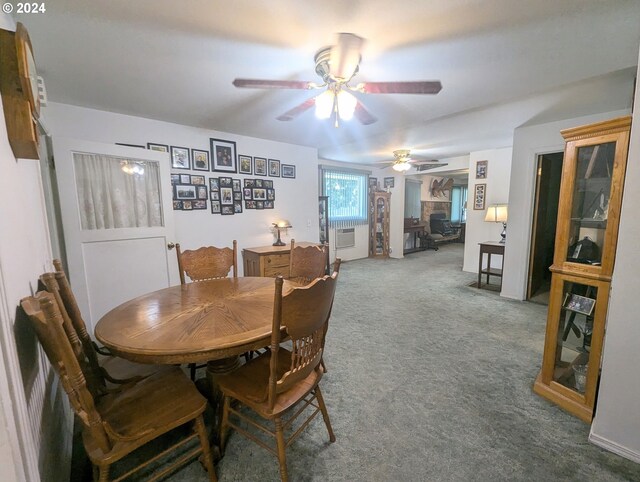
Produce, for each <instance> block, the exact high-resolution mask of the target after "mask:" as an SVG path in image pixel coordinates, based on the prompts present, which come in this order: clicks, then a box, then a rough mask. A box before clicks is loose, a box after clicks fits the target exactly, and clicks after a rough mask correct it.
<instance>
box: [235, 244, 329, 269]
mask: <svg viewBox="0 0 640 482" xmlns="http://www.w3.org/2000/svg"><path fill="white" fill-rule="evenodd" d="M316 244H318V243H309V242H301V243H298V242H296V246H313V245H316ZM290 252H291V245H290V244H287V245H286V246H260V247H258V248H246V249H243V250H242V260H243V265H244V276H266V277H271V278H275V277H276V276H278V275H282V276H284V277H285V278H286V277H287V276H289V253H290Z"/></svg>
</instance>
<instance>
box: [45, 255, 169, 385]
mask: <svg viewBox="0 0 640 482" xmlns="http://www.w3.org/2000/svg"><path fill="white" fill-rule="evenodd" d="M53 266H54V268H55V269H56V271H55V273H44V274H43V275H42V276H40V282H41V283H42V285H43V286H44V288H45V289H46V290H47V291H48V292H49V293H51V294H53V295H54V298H55V299H56V301H57V302H58V305H59V308H60V312H61V314H62V317H63V320H64V321H65V323H64V329H65V332H66V333H67V336H68V337H69V340H70V342H71V344H72V346H73V348H74V350H75V351H77V350H78V349H82V350H83V353H84V356H85V357H86V360H87V364H88V368H89V369H90V370H91V372H92V373H93V374H94V375H95V376H96V377H98V378H99V379H101V380H100V383H101V384H103V385H105V386H106V385H108V384H109V383H112V384H114V383H115V384H118V383H126V382H129V381H131V380H132V379H134V378H136V377H145V376H149V375H151V374H152V373H154V372H156V371H157V370H158V369H159V368H160V367H159V366H158V365H146V364H142V363H134V362H131V361H129V360H125V359H124V358H120V357H118V356H115V355H113V354H112V353H111V352H109V351H108V350H107V349H106V348H105V347H99V346H98V345H97V344H96V342H94V341H93V340H92V339H91V336H90V335H89V333H88V331H87V325H86V324H85V322H84V318H83V317H82V313H81V312H80V307H79V306H78V302H77V300H76V297H75V295H74V294H73V290H72V289H71V285H70V284H69V280H68V279H67V275H66V273H65V271H64V269H63V267H62V263H61V262H60V260H59V259H54V260H53Z"/></svg>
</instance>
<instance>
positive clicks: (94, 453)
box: [83, 366, 207, 464]
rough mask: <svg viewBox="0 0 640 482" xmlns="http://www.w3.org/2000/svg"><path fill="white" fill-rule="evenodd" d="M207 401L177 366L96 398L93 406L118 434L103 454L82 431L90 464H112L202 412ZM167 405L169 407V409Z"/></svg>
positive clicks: (88, 434) (96, 444)
mask: <svg viewBox="0 0 640 482" xmlns="http://www.w3.org/2000/svg"><path fill="white" fill-rule="evenodd" d="M206 406H207V400H206V399H205V398H204V397H203V396H202V395H201V394H200V393H199V392H198V390H197V389H196V387H195V385H194V384H193V382H191V380H189V378H188V377H187V376H186V375H185V374H184V372H183V371H182V370H181V369H180V368H178V367H173V366H171V367H164V368H162V369H160V370H159V371H157V372H156V373H154V374H153V375H151V376H149V377H147V378H144V379H143V380H140V381H139V382H137V383H135V384H134V385H125V386H124V387H123V388H122V390H120V391H117V392H114V393H110V394H108V395H105V396H104V397H102V398H100V400H98V402H97V409H98V412H99V413H100V415H101V416H102V418H103V420H104V421H105V422H106V423H107V424H108V425H109V427H110V428H111V430H113V431H114V432H115V433H116V434H118V436H119V437H122V438H123V439H127V438H130V440H119V441H117V442H116V443H115V444H114V445H113V447H112V450H111V451H110V452H109V453H103V452H102V450H101V449H100V448H99V445H98V443H97V442H96V441H95V440H94V439H93V438H92V437H91V435H90V433H89V431H88V430H85V431H84V432H83V439H84V443H85V447H86V450H87V454H88V455H89V458H90V459H91V461H92V462H94V463H96V464H97V463H100V462H106V463H113V462H115V461H117V460H119V459H120V458H122V457H123V456H124V455H126V454H128V453H131V451H132V450H134V449H136V448H137V447H140V446H142V445H144V444H145V443H147V442H148V441H150V440H152V439H154V438H156V437H158V436H159V435H161V434H163V433H166V432H169V431H170V430H173V429H174V428H176V427H179V426H180V425H183V424H185V423H186V422H189V421H191V420H193V419H194V418H195V417H197V416H198V415H200V414H202V413H203V412H204V410H205V408H206ZM167 407H171V408H170V410H168V409H167Z"/></svg>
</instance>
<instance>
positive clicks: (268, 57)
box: [16, 0, 640, 162]
mask: <svg viewBox="0 0 640 482" xmlns="http://www.w3.org/2000/svg"><path fill="white" fill-rule="evenodd" d="M46 6H47V12H46V14H39V15H34V14H31V15H17V16H16V19H17V20H18V21H21V22H23V23H24V24H25V25H26V26H27V28H28V30H29V32H30V35H31V40H32V43H33V46H34V51H35V56H36V60H37V63H38V66H39V71H40V72H41V74H42V75H43V77H44V78H45V82H46V85H47V91H48V95H49V97H50V100H52V101H55V102H62V103H69V104H74V105H81V106H86V107H93V108H98V109H103V110H109V111H115V112H121V113H126V114H131V115H136V116H141V117H148V118H153V119H162V120H166V121H170V122H177V123H180V124H186V125H192V126H198V127H204V128H210V129H215V130H220V131H225V132H232V133H237V134H242V135H248V136H255V137H260V138H266V139H272V140H277V141H283V142H289V143H294V144H302V145H307V146H315V147H317V148H318V149H319V155H320V157H323V158H328V159H335V160H342V161H347V162H373V161H376V160H381V159H388V158H390V157H391V152H392V151H393V150H394V149H398V148H411V149H412V152H413V153H414V154H418V155H420V156H423V157H428V158H443V157H450V156H454V155H460V154H465V153H468V152H469V151H472V150H478V149H485V148H492V147H502V146H507V145H510V143H511V142H512V138H513V129H514V128H516V127H518V126H520V125H523V124H527V123H536V122H545V121H551V120H556V119H560V118H563V117H572V116H576V115H582V114H589V113H593V112H597V111H602V110H615V109H622V108H625V107H629V106H630V104H631V95H632V89H633V78H634V75H635V65H636V63H637V59H638V46H639V42H640V1H638V0H609V1H605V0H517V1H515V0H429V1H427V0H422V1H416V0H396V1H395V2H389V1H388V0H385V1H382V0H367V1H363V0H346V1H342V0H324V1H322V2H315V3H311V2H301V1H299V0H297V1H296V0H269V1H264V0H234V1H227V2H223V1H206V0H188V1H187V0H183V1H175V0H174V1H169V0H136V1H130V0H92V1H86V0H48V1H47V2H46ZM336 32H353V33H355V34H357V35H360V36H362V37H364V38H366V39H367V43H366V45H365V48H364V50H363V54H362V62H361V64H360V73H359V74H358V76H357V79H359V80H375V81H393V80H434V79H439V80H441V82H442V85H443V89H442V91H441V92H440V93H439V94H438V95H436V96H431V95H422V96H415V95H398V94H394V95H375V96H374V95H368V96H367V95H363V94H360V95H359V98H360V99H361V100H362V102H363V103H364V104H365V105H366V106H367V108H368V109H369V110H370V111H371V112H372V113H373V114H374V115H375V116H377V117H378V119H379V121H378V122H377V123H375V124H373V125H370V126H362V125H360V124H358V123H357V121H355V120H354V121H351V122H349V123H343V124H342V126H341V127H340V128H339V129H336V128H334V127H333V125H332V122H331V121H319V120H317V119H316V118H315V117H314V115H313V110H310V111H307V112H306V113H304V114H302V115H301V116H300V117H298V118H297V119H296V120H294V121H292V122H281V121H278V120H276V117H277V116H278V115H279V114H281V113H283V112H285V111H286V110H288V109H290V108H292V107H293V106H295V105H297V104H299V103H300V102H302V101H304V100H305V99H307V98H309V97H311V96H313V95H314V94H313V93H311V92H307V91H293V90H287V91H282V90H277V91H273V90H271V91H266V90H249V89H236V88H235V87H233V86H232V85H231V82H232V80H233V79H234V78H236V77H248V78H265V79H296V80H312V81H317V80H319V79H318V77H316V75H315V72H314V63H313V56H314V53H315V52H316V51H317V50H318V49H319V48H320V47H322V46H325V45H329V44H331V43H332V42H333V39H334V35H335V33H336Z"/></svg>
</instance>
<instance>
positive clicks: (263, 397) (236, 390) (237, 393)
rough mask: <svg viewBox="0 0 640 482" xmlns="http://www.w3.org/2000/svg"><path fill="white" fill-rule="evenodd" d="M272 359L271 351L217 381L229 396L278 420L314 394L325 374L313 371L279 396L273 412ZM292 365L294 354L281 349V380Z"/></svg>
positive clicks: (279, 354)
mask: <svg viewBox="0 0 640 482" xmlns="http://www.w3.org/2000/svg"><path fill="white" fill-rule="evenodd" d="M270 360H271V352H270V351H267V352H265V353H263V354H261V355H260V356H259V357H257V358H254V359H252V360H250V361H248V362H247V363H246V364H244V365H243V366H241V367H240V368H238V369H237V370H235V371H234V372H232V373H229V374H228V375H223V376H220V377H219V378H218V379H217V380H216V381H217V383H218V386H219V387H220V390H221V391H222V392H223V393H224V394H225V395H227V396H230V397H233V398H235V399H236V400H239V401H240V402H241V403H243V404H245V405H247V406H249V407H251V408H252V409H253V410H255V411H256V412H257V413H258V414H259V415H260V416H261V417H263V418H272V417H275V416H277V415H279V414H281V413H282V412H284V411H285V410H287V409H288V408H290V407H292V406H293V405H295V404H296V403H297V402H299V401H300V400H302V399H303V398H304V397H305V396H306V395H307V394H308V393H309V392H311V390H313V389H314V388H315V387H316V385H318V382H319V381H320V379H321V378H322V371H319V370H314V371H312V372H311V373H310V374H309V375H308V376H307V377H306V378H305V379H304V380H302V381H301V382H299V383H297V384H296V385H294V386H293V387H292V388H291V389H289V390H287V391H285V392H282V393H280V394H278V396H277V398H276V401H275V404H274V407H273V410H271V409H270V408H269V401H268V398H269V397H268V391H269V388H268V384H269V369H270V367H269V363H270ZM290 365H291V352H290V351H289V350H287V349H285V348H280V349H279V350H278V372H279V373H278V378H281V377H282V375H284V373H285V372H286V370H288V368H289V366H290ZM280 372H282V373H280Z"/></svg>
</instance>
